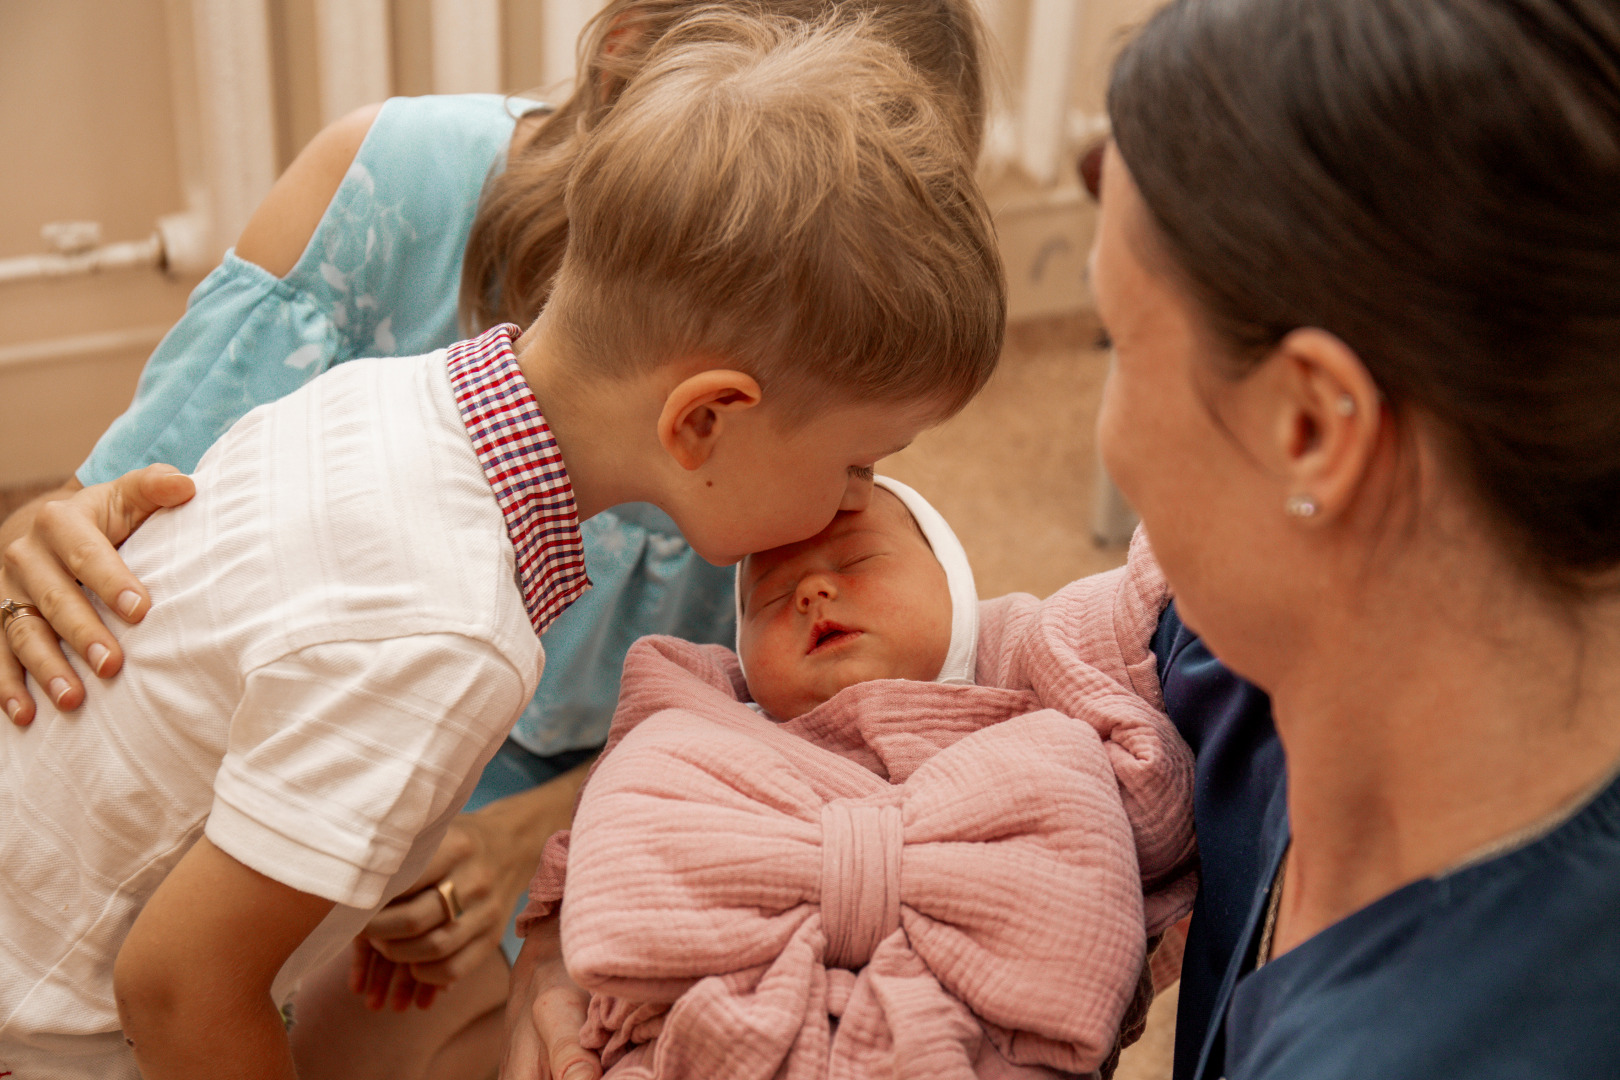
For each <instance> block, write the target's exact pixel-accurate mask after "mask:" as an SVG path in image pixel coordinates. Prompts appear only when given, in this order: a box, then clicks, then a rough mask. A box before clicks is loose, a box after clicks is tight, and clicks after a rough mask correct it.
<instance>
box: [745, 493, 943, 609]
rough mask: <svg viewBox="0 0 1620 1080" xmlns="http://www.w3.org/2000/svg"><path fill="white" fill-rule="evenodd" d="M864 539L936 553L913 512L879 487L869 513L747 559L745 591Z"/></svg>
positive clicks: (847, 515)
mask: <svg viewBox="0 0 1620 1080" xmlns="http://www.w3.org/2000/svg"><path fill="white" fill-rule="evenodd" d="M861 536H885V537H895V538H906V539H915V540H916V541H917V542H918V543H919V544H921V546H922V549H923V550H924V551H927V552H929V553H932V552H933V548H932V547H931V546H930V545H929V543H928V538H927V537H926V536H925V535H924V534H923V531H922V526H921V525H919V524H918V523H917V519H916V518H914V517H912V516H911V511H910V510H909V509H907V508H906V504H905V503H904V502H902V501H901V500H900V497H899V496H898V495H896V494H895V493H894V492H892V491H890V490H889V489H887V488H884V487H875V488H873V489H872V501H871V502H870V503H868V504H867V507H866V509H864V510H860V511H856V512H844V513H840V514H839V515H838V516H837V517H835V518H833V520H832V523H831V524H830V525H828V526H827V527H826V528H825V529H823V530H821V532H819V533H817V534H816V535H815V536H812V537H811V538H810V539H808V540H801V541H799V542H798V543H796V544H787V545H784V546H783V547H779V548H773V549H772V550H770V551H761V552H756V553H755V554H753V555H749V556H747V557H746V558H745V559H744V560H743V565H742V580H743V584H744V587H745V588H746V587H747V586H748V585H749V584H751V583H753V582H754V581H757V580H758V579H759V578H760V577H762V576H764V575H765V574H768V573H770V572H771V570H772V569H774V568H775V567H778V566H780V565H782V564H783V563H785V562H788V561H789V560H791V559H793V558H794V557H795V556H798V555H803V554H805V553H808V552H814V551H817V550H820V549H822V548H826V547H829V546H832V545H835V544H845V543H852V542H858V539H859V537H861Z"/></svg>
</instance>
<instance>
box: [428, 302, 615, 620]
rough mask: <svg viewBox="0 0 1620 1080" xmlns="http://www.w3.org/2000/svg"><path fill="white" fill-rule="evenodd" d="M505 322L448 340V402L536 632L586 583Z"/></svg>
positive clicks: (574, 514)
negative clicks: (473, 456) (497, 513)
mask: <svg viewBox="0 0 1620 1080" xmlns="http://www.w3.org/2000/svg"><path fill="white" fill-rule="evenodd" d="M518 332H519V331H518V328H517V327H516V326H512V325H510V324H506V325H502V326H497V327H495V328H494V329H492V330H489V331H487V332H486V333H484V334H482V335H480V336H479V337H476V338H473V339H472V340H471V341H463V342H460V343H458V344H455V345H452V346H450V349H449V356H448V358H447V360H446V367H447V368H448V370H449V373H450V388H451V390H453V391H454V393H455V397H456V408H457V409H458V410H460V412H461V421H462V423H463V424H465V425H466V426H467V435H468V436H469V437H470V438H471V439H472V444H473V450H474V451H475V452H476V453H477V454H478V463H479V464H480V465H482V466H483V468H484V476H485V478H486V479H488V481H489V487H490V490H491V491H493V492H494V493H495V501H496V502H497V503H499V504H500V507H501V516H502V517H504V518H505V519H506V533H507V535H508V536H509V537H511V540H512V550H513V551H515V552H516V553H517V583H518V588H519V589H521V590H522V592H523V606H524V608H525V609H526V610H527V611H528V613H529V622H530V623H531V624H533V626H534V632H535V633H536V634H538V633H540V632H542V631H543V630H545V628H546V627H547V626H549V625H550V624H551V621H552V620H553V619H555V618H556V617H557V616H558V615H561V614H562V612H563V609H564V608H566V607H568V605H569V604H572V603H573V602H574V601H575V600H577V599H579V596H580V594H581V593H583V592H584V591H585V590H586V589H588V588H590V585H591V582H590V579H589V578H588V577H587V576H586V574H585V546H584V542H583V540H582V538H581V537H580V532H579V510H578V508H577V507H576V506H575V505H574V486H573V485H572V484H571V483H569V482H568V470H567V469H565V468H564V467H563V459H562V452H561V451H560V450H558V449H557V440H556V439H554V438H552V435H551V428H550V427H549V426H547V424H546V420H545V417H544V416H542V415H540V403H539V402H538V401H536V400H535V398H534V392H533V391H532V390H530V389H529V384H528V382H527V381H525V380H524V378H523V372H522V371H521V370H519V368H518V364H517V356H516V355H515V354H514V353H513V351H512V341H513V339H514V338H515V337H516V336H517V334H518Z"/></svg>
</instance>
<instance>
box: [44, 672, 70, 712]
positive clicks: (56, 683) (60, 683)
mask: <svg viewBox="0 0 1620 1080" xmlns="http://www.w3.org/2000/svg"><path fill="white" fill-rule="evenodd" d="M45 689H47V690H49V691H50V694H51V700H52V701H54V702H56V707H57V708H59V709H60V708H61V707H62V699H63V698H65V697H67V696H68V691H69V690H72V689H73V687H71V686H69V685H68V681H67V680H66V679H64V678H62V676H60V675H58V676H57V677H56V678H54V679H52V680H51V684H50V685H49V686H47V687H46V688H45Z"/></svg>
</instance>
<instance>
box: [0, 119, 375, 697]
mask: <svg viewBox="0 0 1620 1080" xmlns="http://www.w3.org/2000/svg"><path fill="white" fill-rule="evenodd" d="M380 108H382V106H380V105H371V106H367V107H366V108H363V109H357V110H356V111H354V112H352V113H350V114H349V115H348V116H345V117H344V118H343V119H341V120H338V121H336V122H335V123H333V124H331V125H330V126H329V127H327V128H326V129H325V130H323V131H322V132H321V133H320V134H318V135H316V136H315V138H314V139H312V140H310V143H309V145H308V146H306V147H304V149H303V151H302V152H300V153H299V155H298V157H297V158H296V159H295V160H294V161H293V163H292V164H291V165H290V166H288V167H287V171H286V172H285V173H283V174H282V175H281V178H280V179H278V180H277V181H276V183H275V186H274V187H272V188H271V189H270V194H269V195H267V196H265V199H264V202H262V203H261V204H259V208H258V209H257V210H256V211H255V212H254V214H253V217H252V218H251V219H250V220H249V221H248V224H247V228H245V229H244V230H243V231H242V236H241V238H240V239H239V240H238V241H237V244H236V253H237V255H239V256H240V257H242V258H244V259H246V260H248V261H249V262H254V263H257V264H258V265H260V266H262V267H264V268H265V269H266V270H268V271H270V272H271V273H272V274H275V275H276V276H277V277H282V276H284V275H285V274H286V273H287V272H288V271H289V270H291V269H292V268H293V266H294V265H295V264H296V263H297V262H298V258H299V256H301V255H302V254H303V252H304V248H306V247H307V246H308V245H309V241H310V237H312V236H313V235H314V234H315V228H316V226H317V225H319V224H320V220H321V217H322V215H324V214H325V213H326V207H327V204H329V203H330V202H331V201H332V196H333V195H334V194H336V192H337V189H338V187H339V186H340V185H341V184H342V183H343V177H344V175H345V174H346V173H347V172H348V171H349V166H350V165H351V164H353V162H354V156H355V154H356V153H357V152H358V151H359V149H360V144H361V143H362V142H364V141H365V137H366V134H367V132H369V131H370V130H371V124H372V122H373V121H374V120H375V119H376V117H377V111H378V110H379V109H380ZM153 468H158V467H157V466H153ZM168 471H169V472H171V473H172V472H173V471H174V470H172V469H170V470H168ZM148 472H149V470H137V471H136V472H133V473H129V474H126V475H125V476H124V477H123V478H122V479H120V480H117V481H113V482H112V483H111V484H98V485H96V486H94V487H92V488H91V489H89V490H88V491H86V492H84V493H83V495H82V496H81V497H79V498H78V499H77V500H74V501H73V502H72V503H68V502H64V501H63V500H66V499H68V498H69V497H70V496H73V495H75V493H77V492H79V490H80V484H79V482H78V481H77V480H70V481H69V482H68V483H67V484H64V485H63V486H62V487H61V488H59V489H57V490H56V491H53V492H49V493H47V494H45V495H43V496H41V497H40V498H38V499H36V500H34V501H33V502H31V503H29V504H28V505H27V506H24V507H22V508H21V509H19V510H18V511H17V512H16V513H15V514H13V515H12V516H11V517H10V518H9V519H7V521H6V522H5V524H4V526H0V551H3V552H4V553H5V559H4V564H3V570H0V574H3V576H0V599H4V598H6V597H10V598H11V599H14V600H17V601H19V602H24V603H33V604H36V605H38V607H39V609H40V612H41V613H42V614H43V615H44V617H45V621H46V622H48V623H49V624H50V625H49V626H44V625H42V624H41V622H40V620H37V619H24V620H22V621H21V622H19V623H17V624H16V629H15V630H14V631H13V632H12V633H11V634H9V635H7V636H8V638H9V639H10V640H9V642H8V643H6V644H4V645H0V708H4V710H5V712H6V715H7V716H9V717H10V719H11V721H12V722H13V723H16V724H26V723H30V722H31V721H32V720H33V718H34V700H33V698H32V696H31V695H30V694H29V693H28V690H27V687H26V686H25V685H24V681H23V670H24V669H26V670H27V671H28V672H30V673H32V674H33V676H34V679H35V681H36V682H38V683H39V685H40V686H42V687H44V688H45V689H46V692H47V693H49V694H50V695H51V699H52V700H53V701H55V702H56V703H57V706H58V707H59V708H64V709H72V708H77V707H78V706H79V705H80V703H82V702H83V701H84V694H85V689H84V684H83V682H82V681H81V680H80V678H79V676H78V675H77V674H76V673H75V672H74V671H73V669H72V667H71V666H69V664H68V662H67V660H66V659H65V657H64V656H63V653H62V648H61V646H60V645H59V644H58V636H60V638H61V639H62V640H64V641H66V642H67V643H68V645H69V646H71V647H72V649H73V650H74V651H75V652H77V653H78V654H79V655H80V656H81V657H83V658H84V660H85V663H87V664H88V665H89V666H90V670H92V671H94V672H95V673H96V674H97V675H98V676H101V677H103V678H105V677H108V676H111V675H114V674H116V673H117V671H118V669H119V668H120V667H121V666H122V665H123V659H124V658H123V652H122V650H120V649H119V647H118V642H117V641H116V640H115V639H114V638H113V636H112V634H111V633H110V632H109V631H108V629H107V627H106V626H105V625H103V624H102V622H101V620H100V618H99V617H98V616H97V615H96V613H95V611H94V609H93V608H91V606H90V605H89V604H88V603H86V602H85V600H84V597H83V596H82V595H81V594H80V593H79V590H78V588H77V583H76V582H75V580H74V579H75V578H77V579H78V580H79V581H82V582H84V584H85V585H86V586H87V587H89V589H90V590H91V591H92V592H94V593H95V594H96V595H97V596H99V597H101V599H102V600H103V601H104V602H105V603H106V604H107V606H108V607H111V608H112V609H113V610H115V611H118V612H119V613H120V614H122V615H123V616H124V617H125V618H127V619H128V620H129V621H131V622H139V621H140V619H141V617H142V616H143V615H145V613H146V610H147V608H148V606H149V605H150V603H151V600H150V597H148V596H147V594H146V590H145V589H143V588H142V587H141V585H140V583H139V582H138V581H136V580H135V579H134V577H133V576H132V575H131V574H130V572H129V570H128V568H126V567H125V566H124V563H123V561H122V560H121V559H119V557H118V554H117V552H116V551H115V550H114V548H115V546H116V545H117V544H119V543H122V542H123V540H124V539H125V538H126V537H127V536H128V535H129V533H130V532H131V531H133V530H134V529H135V528H137V527H139V525H140V524H141V522H142V521H144V520H145V519H146V516H147V515H149V514H150V513H151V510H152V509H155V508H156V507H157V506H173V505H175V504H176V503H179V502H184V501H185V500H186V499H189V498H190V497H191V493H192V491H193V489H192V488H191V486H190V481H189V480H184V479H183V478H182V479H177V480H167V481H164V480H157V479H155V478H153V477H151V476H149V475H147V474H148ZM143 476H145V477H146V478H145V479H141V480H133V481H132V478H136V477H143ZM182 493H183V497H182ZM143 501H144V502H145V503H150V504H152V505H151V508H150V509H147V510H146V511H145V512H144V513H136V514H131V513H129V512H128V511H129V509H130V507H131V506H138V505H140V504H141V503H142V502H143ZM47 506H49V507H52V508H54V509H51V510H49V511H47V510H46V507H47ZM120 526H122V528H121V531H120ZM126 593H127V594H129V596H127V597H126V595H125V594H126ZM129 597H133V599H132V600H130V599H129ZM121 598H122V599H125V600H128V601H129V602H130V603H132V604H133V605H134V606H133V608H132V609H130V610H128V611H126V610H125V609H124V607H123V606H122V605H121V603H120V599H121ZM53 631H54V632H53Z"/></svg>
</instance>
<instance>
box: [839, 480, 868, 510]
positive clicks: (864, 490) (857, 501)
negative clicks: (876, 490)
mask: <svg viewBox="0 0 1620 1080" xmlns="http://www.w3.org/2000/svg"><path fill="white" fill-rule="evenodd" d="M871 501H872V476H871V474H870V473H868V474H867V475H865V476H855V475H851V476H850V478H849V483H848V485H846V486H845V488H844V501H843V502H841V503H839V504H838V509H839V510H840V511H849V510H865V509H866V507H867V505H868V504H869V503H871Z"/></svg>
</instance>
